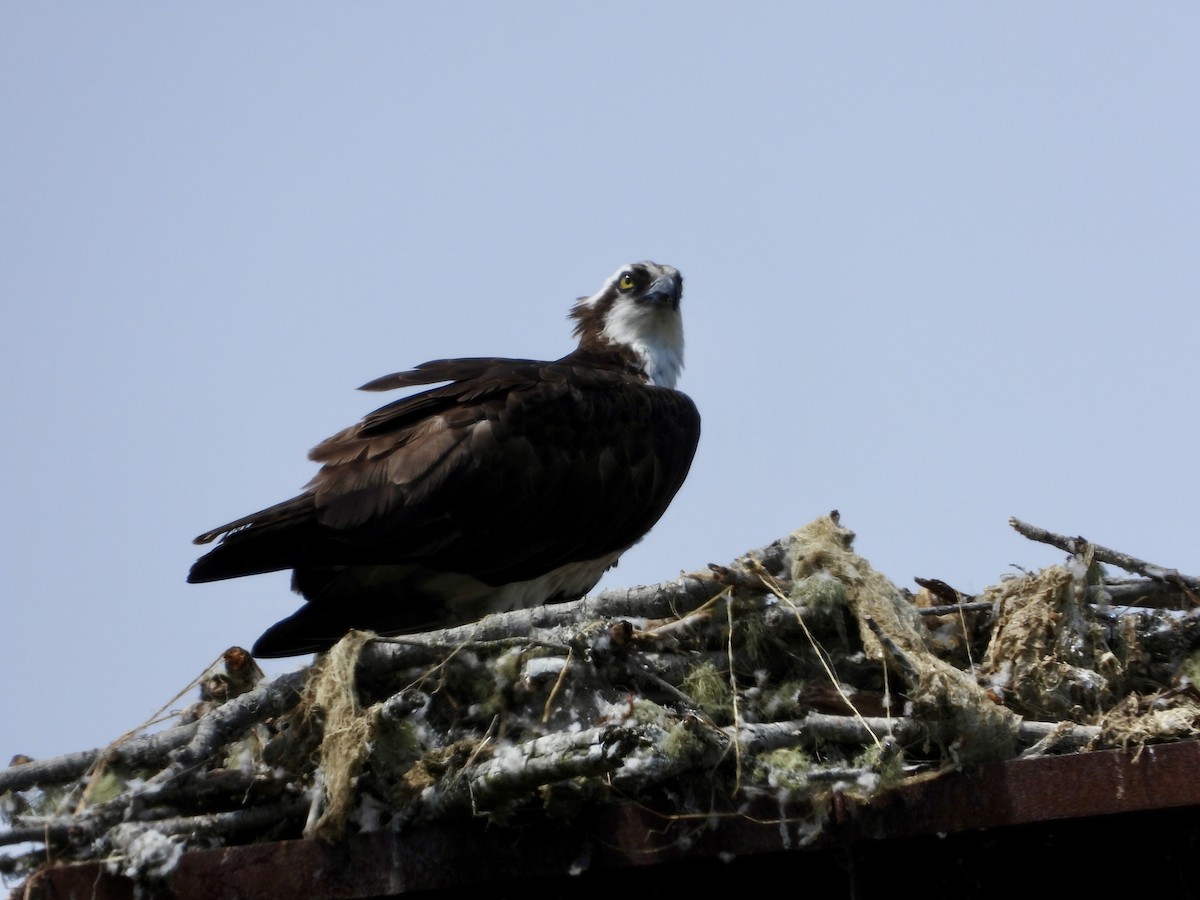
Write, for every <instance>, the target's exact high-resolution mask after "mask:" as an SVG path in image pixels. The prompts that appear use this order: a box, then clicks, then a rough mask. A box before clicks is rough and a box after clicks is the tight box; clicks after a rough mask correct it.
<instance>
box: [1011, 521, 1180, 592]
mask: <svg viewBox="0 0 1200 900" xmlns="http://www.w3.org/2000/svg"><path fill="white" fill-rule="evenodd" d="M1008 524H1009V525H1011V526H1012V527H1013V528H1015V529H1016V530H1017V531H1018V532H1019V533H1020V534H1022V535H1024V536H1025V537H1027V538H1029V539H1030V540H1031V541H1038V542H1039V543H1042V544H1049V545H1050V546H1052V547H1057V548H1058V549H1060V550H1065V551H1066V552H1067V553H1070V554H1077V553H1081V552H1082V551H1083V548H1084V546H1085V545H1087V544H1091V541H1088V540H1087V539H1086V538H1082V537H1067V536H1066V535H1062V534H1055V533H1054V532H1052V531H1047V530H1046V529H1044V528H1038V527H1037V526H1036V525H1030V524H1028V523H1026V522H1022V521H1021V520H1020V519H1009V520H1008ZM1091 546H1092V552H1093V554H1094V558H1095V559H1096V560H1097V561H1098V562H1103V563H1108V564H1110V565H1114V566H1117V567H1118V568H1121V569H1124V570H1125V571H1127V572H1136V573H1137V574H1138V575H1145V576H1146V577H1147V578H1153V579H1154V580H1155V581H1161V582H1164V583H1166V584H1176V585H1180V586H1183V587H1187V588H1191V589H1193V590H1200V578H1197V577H1196V576H1194V575H1183V574H1180V573H1179V572H1177V571H1176V570H1175V569H1167V568H1164V567H1163V566H1157V565H1155V564H1154V563H1148V562H1146V561H1145V560H1142V559H1138V558H1137V557H1136V556H1130V555H1129V554H1128V553H1122V552H1120V551H1119V550H1110V549H1109V548H1108V547H1101V546H1100V545H1099V544H1091Z"/></svg>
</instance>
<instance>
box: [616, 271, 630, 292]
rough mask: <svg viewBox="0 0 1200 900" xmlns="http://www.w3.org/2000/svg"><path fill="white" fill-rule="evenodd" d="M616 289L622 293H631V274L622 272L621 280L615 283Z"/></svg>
mask: <svg viewBox="0 0 1200 900" xmlns="http://www.w3.org/2000/svg"><path fill="white" fill-rule="evenodd" d="M617 287H619V288H620V289H621V290H623V291H632V290H633V273H632V272H622V273H621V280H620V281H618V282H617Z"/></svg>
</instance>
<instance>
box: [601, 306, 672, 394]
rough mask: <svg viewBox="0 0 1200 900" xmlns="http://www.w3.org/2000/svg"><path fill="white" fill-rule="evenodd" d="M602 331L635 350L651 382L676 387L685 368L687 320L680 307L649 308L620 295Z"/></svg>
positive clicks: (610, 337)
mask: <svg viewBox="0 0 1200 900" xmlns="http://www.w3.org/2000/svg"><path fill="white" fill-rule="evenodd" d="M602 334H603V335H604V337H606V338H608V340H610V341H611V342H612V343H614V344H619V345H620V346H622V347H628V348H629V349H630V350H632V351H633V353H634V355H635V356H637V358H638V360H639V362H640V363H641V365H642V368H643V369H644V370H645V372H646V375H647V377H648V378H649V379H650V383H651V384H654V385H657V386H658V387H665V388H674V387H675V383H676V382H677V381H678V380H679V373H680V372H681V371H682V369H683V320H682V318H681V317H680V315H679V311H678V310H674V309H665V308H661V307H660V308H647V307H644V306H640V305H638V304H637V303H636V302H634V301H633V300H630V299H628V298H626V297H620V298H618V299H617V301H616V302H615V303H614V304H613V307H612V309H611V310H609V312H608V315H607V316H605V321H604V331H603V332H602Z"/></svg>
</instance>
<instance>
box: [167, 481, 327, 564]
mask: <svg viewBox="0 0 1200 900" xmlns="http://www.w3.org/2000/svg"><path fill="white" fill-rule="evenodd" d="M315 532H316V508H315V506H314V505H313V499H312V497H311V496H310V495H301V496H299V497H295V498H293V499H291V500H288V501H286V502H284V503H280V504H278V505H276V506H272V507H270V508H268V509H264V510H262V511H260V512H257V513H253V514H252V515H249V516H245V517H244V518H241V519H238V520H237V521H236V522H230V523H229V524H227V525H222V526H221V527H220V528H215V529H213V530H212V531H209V532H206V533H204V534H202V535H200V536H199V537H198V538H196V539H195V543H197V544H207V543H210V542H211V541H213V540H215V539H216V538H218V537H220V538H221V541H220V543H218V544H217V545H216V546H215V547H213V548H212V549H211V550H209V551H208V553H206V554H204V556H202V557H200V558H199V559H198V560H196V562H195V563H194V564H193V565H192V568H191V571H190V572H188V581H189V582H191V583H192V584H197V583H201V582H207V581H222V580H224V579H226V578H237V577H239V576H242V575H261V574H262V573H264V572H279V571H282V570H284V569H291V568H295V566H296V565H297V564H298V563H300V562H301V560H303V559H304V557H305V554H306V548H307V547H308V546H309V545H310V544H311V542H312V540H313V537H314V535H315Z"/></svg>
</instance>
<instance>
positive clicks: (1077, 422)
mask: <svg viewBox="0 0 1200 900" xmlns="http://www.w3.org/2000/svg"><path fill="white" fill-rule="evenodd" d="M1197 46H1200V6H1197V5H1196V4H1194V3H1190V2H1189V3H1156V4H1133V3H1124V4H1114V3H1103V2H1079V3H1008V4H986V5H985V4H966V3H958V2H955V3H913V4H897V3H860V4H805V3H790V4H784V3H775V4H772V3H765V4H757V5H739V6H737V7H735V6H734V5H733V4H712V3H698V2H686V3H669V4H668V3H657V4H644V3H605V4H588V5H585V4H563V3H537V4H531V3H524V4H522V3H504V4H497V3H457V4H454V3H439V4H434V3H427V4H421V5H419V4H415V3H353V4H351V3H338V4H333V3H330V4H313V3H291V2H289V3H259V4H252V5H247V4H233V3H205V4H191V5H183V4H151V3H144V2H130V3H124V4H78V3H46V2H43V3H37V4H33V3H6V4H4V5H3V6H2V7H0V103H2V108H0V111H2V114H3V115H2V117H3V121H4V123H5V127H4V137H3V139H2V140H0V173H2V175H0V178H2V185H3V186H2V191H3V194H2V197H0V201H2V203H0V228H2V240H0V290H2V292H3V297H4V314H3V327H2V330H0V359H2V365H3V367H4V374H3V377H4V386H5V390H4V391H3V401H2V402H3V423H4V437H5V445H6V446H7V453H6V454H5V458H6V459H5V462H4V465H3V466H2V467H0V478H2V479H3V481H2V484H0V490H2V494H0V496H3V499H4V505H5V515H4V517H3V526H2V527H3V532H2V535H0V547H2V553H3V557H2V560H0V563H2V567H3V590H4V597H3V604H4V606H3V609H4V619H3V624H4V634H5V640H4V650H3V652H2V653H0V678H2V679H3V683H4V684H5V686H6V687H5V689H4V691H3V693H0V723H3V725H2V726H0V738H2V739H0V764H2V763H5V762H7V760H8V758H9V757H10V756H11V755H12V754H13V753H16V752H22V753H28V754H30V755H34V756H49V755H53V754H56V753H61V752H67V751H72V750H77V749H83V748H86V747H91V746H96V745H100V744H103V743H105V742H107V741H108V740H110V739H112V738H115V737H116V736H118V735H119V734H120V733H121V732H123V731H124V730H126V729H127V728H130V727H132V726H135V725H137V724H138V723H139V722H140V721H141V720H142V719H143V718H144V717H145V716H147V715H149V714H150V713H151V712H152V711H153V710H154V709H155V708H156V707H158V706H159V705H160V704H161V703H163V702H166V701H167V700H168V699H169V698H170V697H171V696H172V695H173V694H174V693H175V691H176V690H178V689H179V688H180V687H182V686H183V685H185V684H186V683H187V682H188V681H189V679H191V678H192V677H193V676H194V675H196V674H197V673H198V672H199V671H200V670H202V669H203V668H204V666H206V665H207V664H208V663H209V662H210V661H211V660H212V659H214V658H215V657H216V656H217V655H218V654H220V653H221V651H223V650H224V649H225V648H226V647H228V646H229V645H231V644H242V645H244V646H249V645H250V644H251V643H252V642H253V640H254V639H255V638H256V637H257V636H258V634H259V633H260V632H261V631H262V630H263V629H264V628H265V627H266V626H268V625H270V624H271V623H273V622H275V621H276V620H277V619H279V618H281V617H283V616H284V615H286V614H288V613H290V612H291V611H292V610H293V609H294V608H295V607H296V605H297V603H298V598H296V597H294V596H293V595H292V594H291V593H290V592H289V590H288V587H287V576H286V575H285V574H280V575H273V576H262V577H258V578H253V579H243V580H240V581H237V582H225V583H220V584H211V585H188V584H186V583H185V581H184V579H185V576H186V573H187V569H188V567H189V565H190V564H191V562H192V561H193V560H194V558H195V557H196V555H197V548H195V547H194V546H193V545H192V544H191V538H192V537H193V536H194V535H196V534H198V533H200V532H201V531H204V530H206V529H209V528H211V527H213V526H215V525H218V524H220V523H222V522H226V521H228V520H230V519H232V518H235V517H237V516H240V515H242V514H244V513H247V512H250V511H252V510H254V509H258V508H260V507H262V506H265V505H268V504H270V503H273V502H275V501H278V500H282V499H285V498H286V497H289V496H291V495H292V494H294V493H295V492H296V491H297V490H298V489H299V488H300V487H301V486H302V485H303V484H304V483H305V482H306V481H307V480H308V478H309V477H310V476H311V474H312V473H313V466H312V464H311V463H309V462H308V461H307V459H306V456H305V454H306V453H307V451H308V449H309V447H311V446H312V445H313V444H315V443H316V442H317V441H319V440H320V439H322V438H324V437H326V436H327V435H329V434H332V433H333V432H334V431H337V430H338V429H340V428H342V427H343V426H345V425H348V424H350V423H351V422H353V421H354V420H356V419H357V418H358V417H359V416H360V415H361V414H363V413H365V412H367V411H369V410H370V409H372V408H374V407H375V406H377V405H379V404H380V403H381V402H385V401H386V400H387V399H389V398H388V397H386V396H385V397H380V396H379V395H368V394H359V393H356V392H355V391H354V388H355V387H356V386H357V385H359V384H362V383H363V382H365V381H367V380H369V379H371V378H374V377H376V376H378V375H383V374H386V373H389V372H393V371H396V370H398V369H402V368H407V367H409V366H410V365H412V364H415V363H418V362H421V361H423V360H426V359H432V358H437V357H442V356H455V355H492V354H499V355H514V356H545V357H557V356H560V355H562V354H563V353H566V352H567V351H568V350H569V349H570V347H571V342H570V339H569V333H570V326H569V324H568V322H567V321H566V312H567V309H568V307H569V306H570V304H571V302H572V300H573V299H574V298H575V297H577V296H579V295H582V294H589V293H591V292H592V291H594V290H595V289H596V288H597V287H598V286H599V284H600V283H601V281H602V280H603V279H604V278H605V277H606V276H607V275H608V274H609V273H610V272H611V271H612V270H614V269H615V268H616V267H617V266H619V265H620V264H622V263H624V262H627V261H631V260H636V259H642V258H650V259H655V260H657V261H659V262H663V263H669V264H671V265H674V266H677V267H678V268H679V269H680V270H681V271H682V272H683V275H684V278H685V297H684V309H685V316H686V320H685V322H686V330H687V338H688V356H687V368H686V369H685V371H684V373H683V378H682V380H681V383H680V387H681V388H682V389H683V390H685V391H687V392H688V393H689V394H691V395H692V396H693V397H694V398H695V400H696V402H697V403H698V405H699V407H700V409H701V412H702V414H703V416H704V436H703V439H702V442H701V446H700V450H699V453H698V454H697V457H696V462H695V465H694V467H693V471H692V476H691V479H690V480H689V482H688V483H687V484H686V485H685V486H684V488H683V490H682V492H681V493H680V494H679V496H678V498H677V500H676V502H675V504H674V506H673V507H672V509H671V510H670V511H669V512H668V514H667V515H666V517H665V518H664V519H663V520H662V521H661V522H660V523H659V525H658V527H657V528H656V529H655V530H654V531H653V532H652V533H651V535H650V536H649V537H648V538H647V539H646V540H645V541H644V542H643V543H642V544H641V545H640V546H639V547H637V548H635V549H634V550H633V551H632V552H630V553H629V554H628V556H627V557H626V558H625V560H624V561H623V562H622V564H621V565H620V567H619V568H618V569H617V570H615V571H614V572H612V573H610V574H609V576H608V577H607V578H606V579H605V581H604V582H602V586H620V585H628V584H639V583H646V582H653V581H658V580H662V579H666V578H671V577H674V576H675V575H677V574H678V573H679V572H680V571H681V570H691V569H698V568H703V567H704V565H705V564H706V563H708V562H721V563H725V562H729V561H731V560H732V559H733V558H735V557H736V556H737V555H738V554H740V553H741V552H743V551H744V550H747V549H750V548H752V547H756V546H759V545H762V544H765V543H767V542H768V541H770V540H772V539H774V538H776V537H779V536H781V535H783V534H786V533H787V532H789V531H791V530H792V529H794V528H796V527H799V526H800V525H803V524H805V523H806V522H808V521H810V520H811V519H813V518H815V517H816V516H818V515H821V514H823V513H826V512H828V511H829V510H831V509H834V508H836V509H839V510H840V511H841V512H842V516H843V521H844V522H845V524H846V525H847V526H849V527H850V528H852V529H854V530H855V531H856V532H857V533H858V535H859V538H858V544H857V547H858V549H859V551H860V552H861V553H863V554H864V555H865V556H866V557H867V558H868V559H869V560H870V561H871V562H872V563H873V564H874V565H875V566H876V568H878V569H880V570H881V571H882V572H884V573H885V574H886V575H888V576H890V577H891V578H892V579H893V580H894V581H895V582H896V583H897V584H899V585H901V586H905V587H911V586H913V584H912V578H913V577H914V576H923V577H932V578H941V579H943V580H945V581H948V582H950V583H951V584H954V585H955V586H957V587H959V588H960V589H962V590H966V591H975V590H979V589H982V588H983V587H986V586H987V585H989V584H992V583H994V582H995V581H997V580H998V579H999V578H1000V576H1001V575H1003V574H1004V573H1006V572H1007V571H1010V568H1009V567H1010V564H1017V565H1021V566H1024V567H1027V568H1035V569H1036V568H1039V567H1041V566H1043V565H1047V564H1049V563H1051V562H1054V561H1056V560H1058V559H1059V557H1060V554H1059V553H1057V551H1052V550H1050V549H1048V548H1044V547H1040V546H1037V545H1034V544H1031V543H1029V542H1027V541H1025V540H1023V539H1021V538H1020V537H1018V536H1017V535H1016V534H1015V533H1013V532H1012V531H1011V530H1010V529H1009V527H1008V525H1007V524H1006V523H1007V519H1008V517H1009V516H1014V515H1015V516H1018V517H1021V518H1024V519H1026V520H1029V521H1032V522H1034V523H1037V524H1039V525H1043V526H1045V527H1047V528H1051V529H1054V530H1060V531H1065V532H1069V533H1083V534H1085V535H1086V536H1088V537H1090V538H1092V539H1093V540H1096V541H1098V542H1100V543H1104V544H1108V545H1111V546H1115V547H1118V548H1121V549H1124V550H1126V551H1128V552H1130V553H1134V554H1139V555H1142V556H1145V557H1148V558H1150V559H1152V560H1153V561H1156V562H1159V563H1161V564H1164V565H1170V566H1176V567H1178V568H1180V569H1182V570H1184V571H1191V572H1193V573H1196V572H1200V518H1198V517H1197V515H1196V512H1195V510H1196V505H1197V499H1198V490H1197V483H1196V477H1195V474H1194V470H1195V463H1194V456H1195V447H1196V445H1197V442H1198V438H1200V434H1198V431H1200V428H1198V422H1197V412H1196V405H1197V401H1196V393H1195V388H1194V385H1195V382H1196V374H1195V373H1196V357H1197V346H1196V338H1197V335H1198V334H1200V314H1198V312H1197V300H1198V298H1200V252H1198V250H1200V174H1198V170H1197V160H1198V159H1200V113H1198V110H1200V104H1198V102H1197V101H1198V96H1200V54H1198V53H1197V52H1196V48H1197ZM303 661H304V660H295V661H283V662H282V663H278V664H272V667H271V671H273V672H278V671H283V670H285V669H288V668H291V667H293V666H295V665H298V664H299V663H301V662H303Z"/></svg>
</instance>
